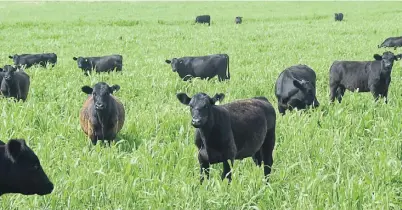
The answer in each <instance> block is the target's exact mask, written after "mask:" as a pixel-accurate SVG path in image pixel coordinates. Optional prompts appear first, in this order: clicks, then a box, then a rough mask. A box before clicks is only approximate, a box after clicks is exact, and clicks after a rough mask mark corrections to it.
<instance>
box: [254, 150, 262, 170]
mask: <svg viewBox="0 0 402 210" xmlns="http://www.w3.org/2000/svg"><path fill="white" fill-rule="evenodd" d="M253 161H254V163H255V165H257V166H258V167H260V166H261V163H262V157H261V150H258V151H257V152H256V153H255V154H254V155H253Z"/></svg>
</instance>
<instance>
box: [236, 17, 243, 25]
mask: <svg viewBox="0 0 402 210" xmlns="http://www.w3.org/2000/svg"><path fill="white" fill-rule="evenodd" d="M242 18H243V17H236V18H235V23H236V24H241V22H242V21H243V20H242Z"/></svg>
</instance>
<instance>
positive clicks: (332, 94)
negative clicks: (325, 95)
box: [329, 85, 338, 103]
mask: <svg viewBox="0 0 402 210" xmlns="http://www.w3.org/2000/svg"><path fill="white" fill-rule="evenodd" d="M337 89H338V85H330V90H329V91H330V101H331V103H333V102H334V101H335V97H337V92H336V90H337Z"/></svg>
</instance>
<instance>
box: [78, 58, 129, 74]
mask: <svg viewBox="0 0 402 210" xmlns="http://www.w3.org/2000/svg"><path fill="white" fill-rule="evenodd" d="M73 60H75V61H77V65H78V68H80V69H82V71H83V72H84V75H85V76H88V73H87V72H91V71H92V70H95V71H96V73H100V72H108V73H110V71H113V70H114V69H116V71H122V68H123V56H122V55H106V56H101V57H78V58H77V57H73Z"/></svg>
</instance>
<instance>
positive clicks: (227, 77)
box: [226, 55, 230, 79]
mask: <svg viewBox="0 0 402 210" xmlns="http://www.w3.org/2000/svg"><path fill="white" fill-rule="evenodd" d="M226 59H227V61H228V74H227V75H226V79H230V71H229V55H226Z"/></svg>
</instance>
